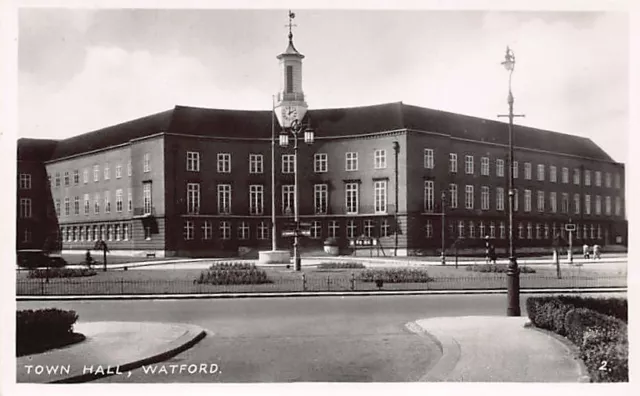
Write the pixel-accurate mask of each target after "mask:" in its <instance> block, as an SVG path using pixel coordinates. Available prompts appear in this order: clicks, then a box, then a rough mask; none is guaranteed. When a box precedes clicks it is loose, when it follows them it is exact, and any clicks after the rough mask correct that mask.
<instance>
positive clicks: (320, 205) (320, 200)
mask: <svg viewBox="0 0 640 396" xmlns="http://www.w3.org/2000/svg"><path fill="white" fill-rule="evenodd" d="M328 202H329V185H328V184H314V185H313V207H314V209H315V213H316V214H326V213H327V207H328Z"/></svg>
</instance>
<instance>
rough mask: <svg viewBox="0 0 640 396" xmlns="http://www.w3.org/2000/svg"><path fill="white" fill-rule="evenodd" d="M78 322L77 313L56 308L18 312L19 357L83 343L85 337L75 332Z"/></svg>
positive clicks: (17, 342) (17, 338)
mask: <svg viewBox="0 0 640 396" xmlns="http://www.w3.org/2000/svg"><path fill="white" fill-rule="evenodd" d="M77 320H78V315H77V314H76V313H75V311H63V310H60V309H55V308H50V309H39V310H36V311H33V310H30V309H29V310H24V311H16V352H17V355H18V356H23V355H28V354H32V353H39V352H44V351H46V350H49V349H52V348H58V347H61V346H64V345H69V344H71V343H74V342H78V341H82V340H83V339H84V336H83V335H81V334H77V333H74V332H73V325H74V323H75V322H76V321H77Z"/></svg>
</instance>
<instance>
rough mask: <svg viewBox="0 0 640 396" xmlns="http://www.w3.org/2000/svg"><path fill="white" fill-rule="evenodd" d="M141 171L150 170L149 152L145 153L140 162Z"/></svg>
mask: <svg viewBox="0 0 640 396" xmlns="http://www.w3.org/2000/svg"><path fill="white" fill-rule="evenodd" d="M142 171H143V172H145V173H146V172H151V154H149V153H145V154H144V157H143V162H142Z"/></svg>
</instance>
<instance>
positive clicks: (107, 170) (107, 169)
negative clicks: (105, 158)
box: [104, 163, 111, 180]
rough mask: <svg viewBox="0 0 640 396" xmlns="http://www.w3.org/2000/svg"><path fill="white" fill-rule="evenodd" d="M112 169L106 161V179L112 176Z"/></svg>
mask: <svg viewBox="0 0 640 396" xmlns="http://www.w3.org/2000/svg"><path fill="white" fill-rule="evenodd" d="M110 172H111V171H110V169H109V164H108V163H106V164H105V165H104V180H109V179H110V178H111V173H110Z"/></svg>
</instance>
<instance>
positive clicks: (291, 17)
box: [285, 10, 298, 41]
mask: <svg viewBox="0 0 640 396" xmlns="http://www.w3.org/2000/svg"><path fill="white" fill-rule="evenodd" d="M295 17H296V14H294V13H293V12H291V10H289V24H287V25H285V27H288V28H289V41H291V40H292V39H293V32H292V31H291V28H293V27H294V26H298V25H295V24H294V23H293V18H295Z"/></svg>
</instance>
